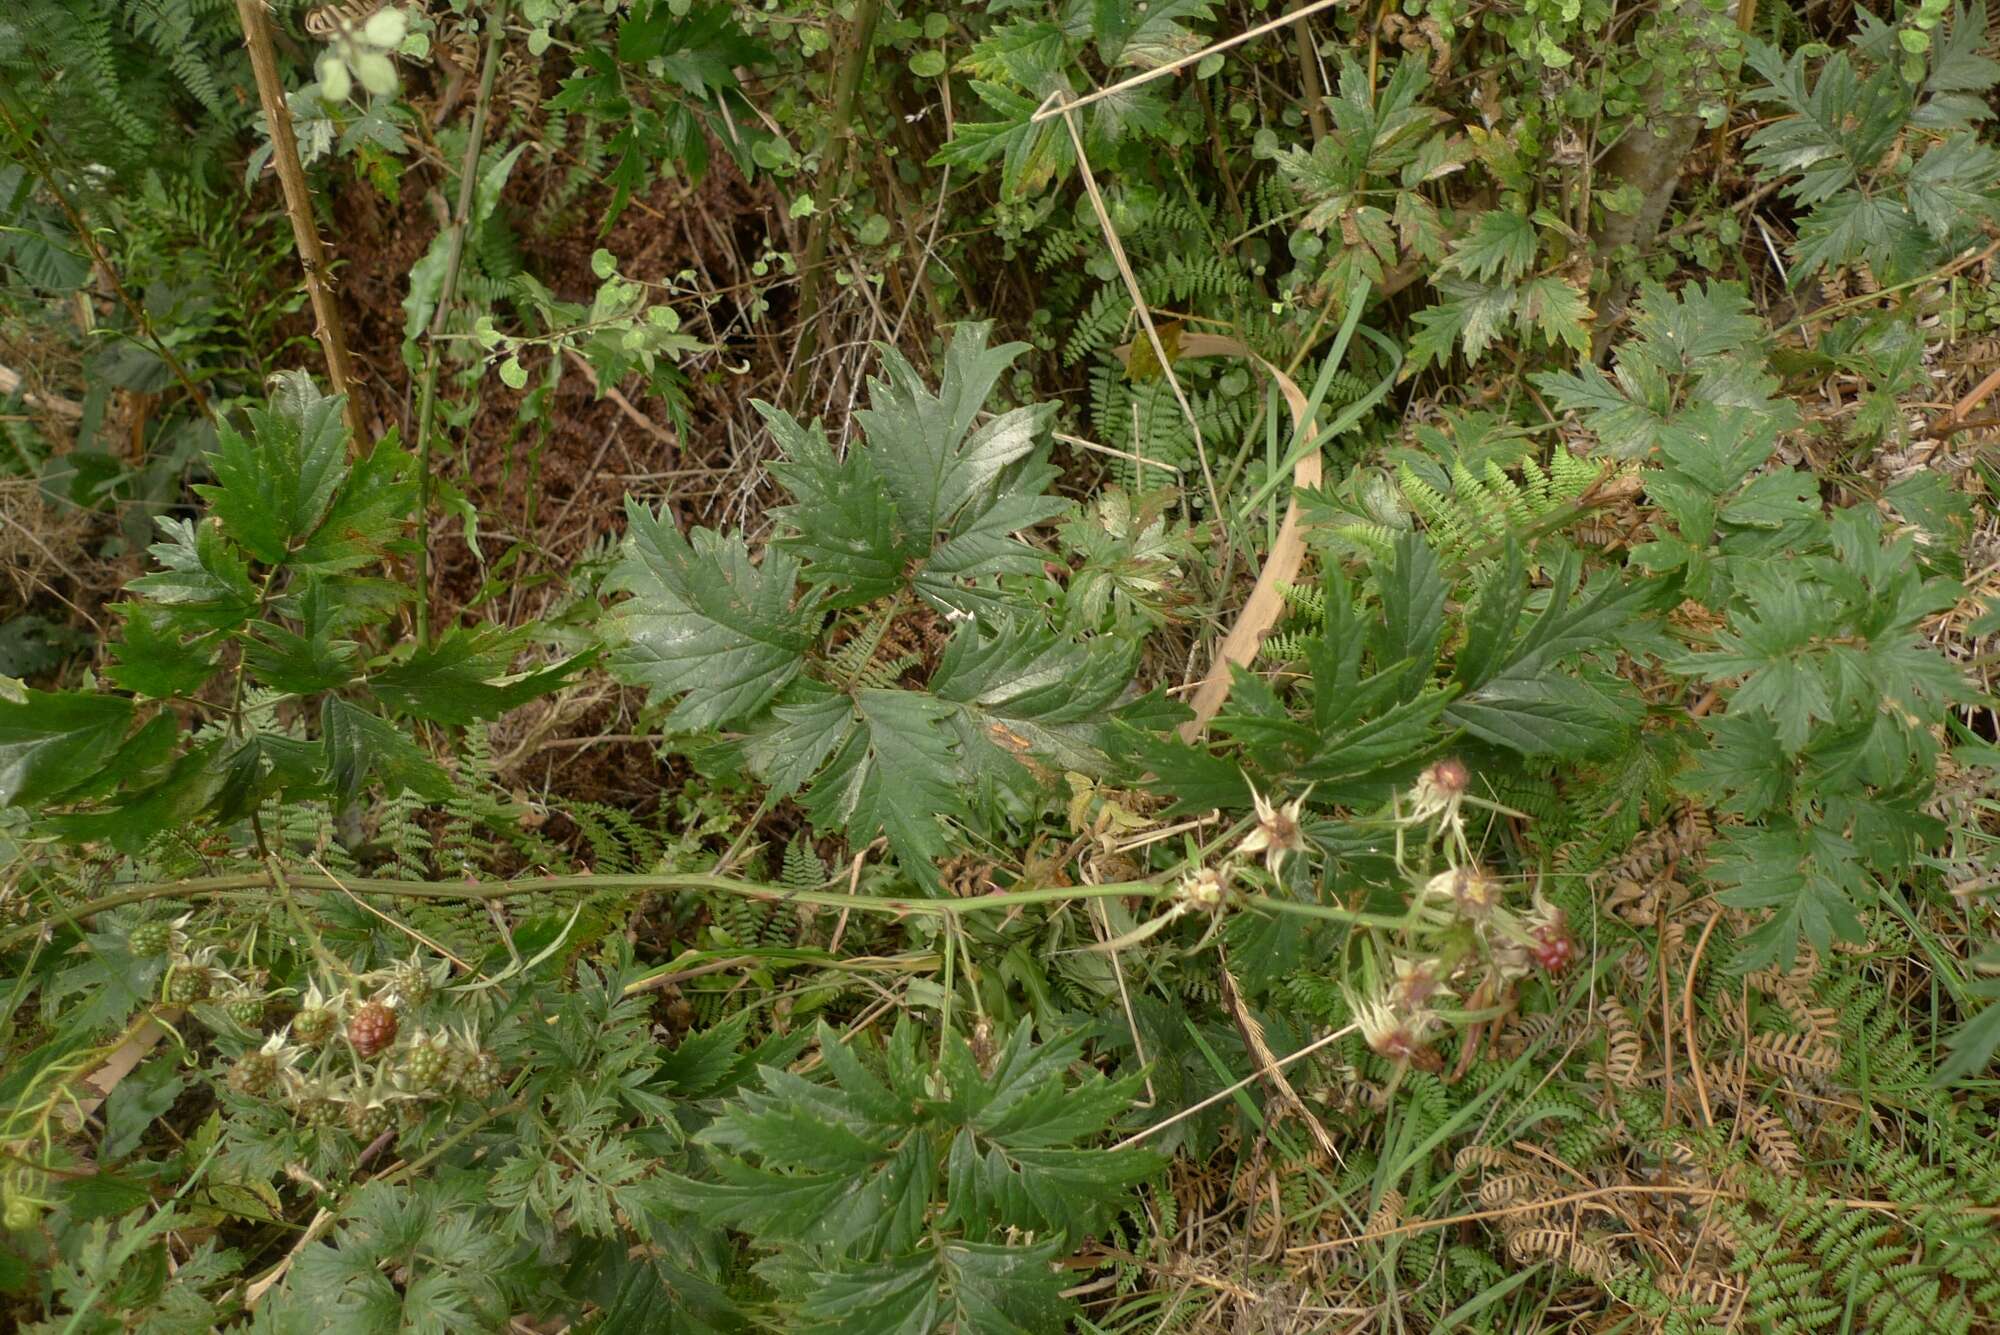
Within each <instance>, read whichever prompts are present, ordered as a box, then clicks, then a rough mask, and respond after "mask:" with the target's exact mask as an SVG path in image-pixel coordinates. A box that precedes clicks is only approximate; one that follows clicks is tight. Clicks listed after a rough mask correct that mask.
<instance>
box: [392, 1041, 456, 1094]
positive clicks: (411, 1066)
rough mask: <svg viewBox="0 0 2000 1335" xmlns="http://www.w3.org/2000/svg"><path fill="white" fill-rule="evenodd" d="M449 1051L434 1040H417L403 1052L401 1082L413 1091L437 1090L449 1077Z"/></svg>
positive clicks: (450, 1063)
mask: <svg viewBox="0 0 2000 1335" xmlns="http://www.w3.org/2000/svg"><path fill="white" fill-rule="evenodd" d="M451 1068H452V1060H451V1051H450V1049H448V1048H446V1047H445V1045H444V1044H443V1043H440V1042H438V1041H437V1040H435V1039H426V1038H419V1039H418V1040H417V1041H416V1042H415V1043H412V1044H411V1045H410V1046H409V1047H408V1048H406V1049H405V1050H404V1052H403V1071H402V1074H403V1081H404V1083H405V1084H406V1085H408V1086H409V1087H410V1088H411V1089H413V1090H425V1091H429V1090H439V1089H442V1088H443V1087H444V1084H445V1081H446V1079H447V1078H449V1076H450V1075H451Z"/></svg>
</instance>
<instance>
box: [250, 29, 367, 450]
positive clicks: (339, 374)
mask: <svg viewBox="0 0 2000 1335" xmlns="http://www.w3.org/2000/svg"><path fill="white" fill-rule="evenodd" d="M236 17H237V20H238V22H240V23H241V24H242V25H243V44H244V45H245V46H246V47H248V48H249V50H250V69H251V72H252V73H253V74H255V75H256V77H257V99H258V101H260V102H262V103H263V104H264V120H265V123H266V124H267V125H269V127H270V131H271V164H272V166H273V167H275V168H276V169H277V172H278V183H279V185H281V186H282V187H283V188H284V192H285V213H286V215H287V216H288V217H289V218H290V219H291V221H292V239H293V241H294V242H296V243H297V245H298V250H299V263H300V265H301V266H302V267H303V268H304V269H305V274H306V294H307V296H309V297H310V298H311V299H312V308H313V321H314V323H315V324H316V325H317V326H318V328H317V329H315V330H314V332H315V333H316V334H318V336H319V346H320V350H321V351H322V352H323V353H325V354H326V373H327V378H328V379H329V380H330V381H331V382H332V386H333V392H334V393H336V394H341V395H345V396H346V401H347V402H346V416H347V429H348V430H349V431H350V432H352V433H353V440H352V441H351V442H350V443H349V448H350V449H353V450H358V449H360V448H361V438H362V434H363V426H362V421H361V405H360V404H359V403H358V402H356V400H355V397H354V375H353V372H352V371H351V370H350V369H349V367H348V362H347V334H346V331H345V328H344V327H343V326H342V324H341V321H340V307H339V306H338V305H336V304H335V302H334V300H333V290H332V288H330V287H329V286H328V285H327V275H328V273H329V266H328V264H327V258H326V247H325V246H324V245H322V244H321V243H320V239H319V224H318V223H317V222H315V221H314V219H313V209H312V188H311V187H310V186H309V185H307V183H306V169H305V167H304V166H302V165H301V164H300V162H299V141H298V137H297V136H296V135H295V134H293V133H292V113H291V110H290V108H288V107H287V106H286V105H285V85H284V81H283V80H282V79H281V78H279V76H278V53H277V50H276V49H275V48H274V47H273V46H272V45H271V26H270V22H269V20H268V19H267V18H266V16H265V14H264V0H236Z"/></svg>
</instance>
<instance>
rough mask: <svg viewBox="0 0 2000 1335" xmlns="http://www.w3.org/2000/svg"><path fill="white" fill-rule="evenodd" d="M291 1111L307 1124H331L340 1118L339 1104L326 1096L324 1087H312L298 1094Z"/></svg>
mask: <svg viewBox="0 0 2000 1335" xmlns="http://www.w3.org/2000/svg"><path fill="white" fill-rule="evenodd" d="M292 1111H293V1112H295V1113H297V1114H298V1118H299V1120H300V1121H301V1122H304V1123H305V1124H306V1125H307V1126H332V1125H333V1124H334V1123H335V1122H337V1121H339V1120H340V1114H341V1105H340V1104H339V1103H337V1102H335V1101H334V1100H333V1099H332V1098H330V1097H328V1095H327V1092H326V1090H325V1089H323V1088H314V1089H309V1090H306V1091H304V1092H303V1093H301V1094H300V1095H299V1097H298V1099H297V1100H296V1101H295V1102H294V1103H293V1105H292Z"/></svg>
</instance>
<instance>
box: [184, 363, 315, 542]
mask: <svg viewBox="0 0 2000 1335" xmlns="http://www.w3.org/2000/svg"><path fill="white" fill-rule="evenodd" d="M282 374H283V376H284V377H285V378H284V380H283V382H282V383H281V385H280V386H279V388H278V389H277V390H276V391H274V392H273V394H272V396H271V399H270V401H269V404H268V406H266V407H263V408H250V409H248V410H246V414H245V415H246V416H247V417H248V419H249V422H250V434H249V435H248V436H247V437H246V436H243V435H240V434H238V433H237V432H236V431H234V430H232V429H231V428H230V427H229V426H227V425H224V426H222V427H220V428H218V430H217V432H216V441H217V446H216V450H215V452H214V453H213V454H210V455H209V456H208V463H209V468H210V470H211V471H212V472H213V473H214V474H215V483H214V485H210V486H197V487H196V488H195V492H196V494H198V495H200V496H201V497H202V498H203V499H205V500H206V501H207V502H208V504H209V509H210V512H211V513H212V514H213V515H214V516H215V517H216V518H217V519H218V520H220V521H221V523H222V526H223V528H224V530H225V531H226V532H227V533H228V534H229V536H230V537H231V538H232V539H233V540H234V541H236V542H237V543H238V544H239V545H241V546H242V548H243V549H244V550H245V551H247V552H249V553H250V555H251V556H253V557H255V558H256V559H257V560H259V561H262V562H264V563H265V564H266V565H278V564H280V563H281V562H283V561H284V560H285V558H286V556H287V555H288V554H289V553H290V551H291V549H292V546H293V544H294V543H296V542H297V541H298V540H299V539H301V538H303V537H305V536H306V535H307V534H309V533H311V532H312V531H313V529H314V528H316V527H317V526H318V525H319V522H320V521H321V519H323V518H324V517H325V515H326V512H327V508H328V507H329V506H330V505H331V504H332V503H333V497H334V493H335V492H336V491H338V490H339V488H340V484H341V482H342V481H343V480H344V479H345V478H346V476H347V427H346V424H345V423H344V422H343V421H342V420H341V409H342V406H343V405H344V403H345V402H346V401H345V399H343V398H342V397H340V396H338V395H336V396H333V397H327V396H324V395H322V394H320V393H319V391H318V390H317V389H315V388H314V387H313V384H312V381H311V380H310V379H309V378H308V377H307V376H306V375H304V374H303V373H302V372H296V371H294V372H285V373H282Z"/></svg>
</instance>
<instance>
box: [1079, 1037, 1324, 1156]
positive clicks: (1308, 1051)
mask: <svg viewBox="0 0 2000 1335" xmlns="http://www.w3.org/2000/svg"><path fill="white" fill-rule="evenodd" d="M1359 1028H1361V1026H1360V1024H1359V1023H1355V1024H1350V1025H1348V1026H1347V1027H1345V1028H1344V1029H1336V1030H1334V1031H1333V1032H1332V1033H1330V1034H1328V1035H1327V1036H1326V1037H1325V1038H1320V1039H1315V1040H1313V1041H1312V1042H1311V1043H1308V1044H1306V1045H1305V1046H1304V1047H1302V1048H1300V1049H1299V1050H1298V1051H1297V1052H1294V1053H1293V1054H1292V1055H1291V1056H1289V1057H1280V1058H1278V1060H1277V1061H1275V1062H1273V1063H1271V1064H1270V1066H1269V1067H1268V1068H1267V1067H1261V1066H1260V1067H1258V1068H1257V1069H1256V1070H1255V1071H1252V1072H1251V1073H1250V1074H1249V1075H1246V1076H1244V1077H1243V1078H1242V1079H1241V1080H1238V1081H1237V1082H1236V1083H1235V1084H1233V1085H1231V1086H1229V1087H1228V1088H1227V1089H1218V1090H1217V1091H1215V1093H1213V1094H1211V1095H1209V1096H1208V1097H1207V1098H1205V1099H1203V1100H1202V1101H1201V1102H1200V1103H1196V1104H1193V1105H1191V1106H1189V1107H1186V1108H1183V1109H1181V1110H1180V1111H1179V1112H1177V1113H1175V1114H1174V1115H1173V1116H1172V1117H1169V1118H1167V1119H1166V1120H1165V1121H1163V1122H1155V1123H1153V1124H1152V1125H1151V1126H1149V1127H1147V1128H1146V1129H1145V1130H1144V1131H1140V1132H1138V1133H1136V1134H1134V1135H1130V1136H1127V1137H1125V1139H1123V1140H1121V1141H1119V1142H1118V1143H1117V1144H1116V1145H1113V1146H1112V1147H1111V1149H1112V1152H1114V1153H1116V1152H1117V1151H1119V1150H1123V1149H1130V1148H1131V1147H1132V1146H1134V1145H1137V1144H1138V1143H1140V1142H1141V1141H1144V1140H1150V1139H1152V1138H1153V1137H1154V1136H1157V1135H1158V1134H1159V1133H1160V1132H1162V1131H1165V1130H1166V1129H1167V1128H1168V1127H1170V1126H1173V1125H1175V1124H1176V1123H1179V1122H1185V1121H1186V1120H1187V1119H1188V1118H1190V1117H1193V1116H1194V1115H1195V1114H1196V1113H1198V1112H1201V1111H1202V1110H1204V1109H1206V1108H1213V1107H1214V1106H1215V1105H1216V1104H1218V1103H1220V1102H1222V1101H1223V1100H1224V1099H1226V1098H1231V1097H1233V1096H1234V1095H1235V1094H1236V1092H1237V1091H1238V1090H1241V1089H1248V1088H1249V1087H1250V1086H1251V1085H1254V1084H1256V1083H1257V1082H1258V1081H1259V1080H1262V1079H1264V1078H1265V1077H1266V1076H1267V1075H1269V1074H1270V1073H1271V1072H1275V1071H1282V1070H1284V1069H1285V1068H1286V1067H1287V1066H1290V1065H1291V1064H1292V1063H1294V1062H1299V1061H1304V1060H1305V1059H1306V1058H1307V1057H1310V1056H1312V1055H1313V1054H1314V1053H1315V1052H1318V1051H1319V1050H1320V1049H1321V1048H1324V1047H1326V1046H1328V1045H1329V1044H1332V1043H1337V1042H1339V1041H1340V1040H1341V1039H1343V1038H1346V1037H1347V1036H1348V1035H1349V1034H1351V1033H1353V1032H1355V1031H1356V1030H1357V1029H1359Z"/></svg>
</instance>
